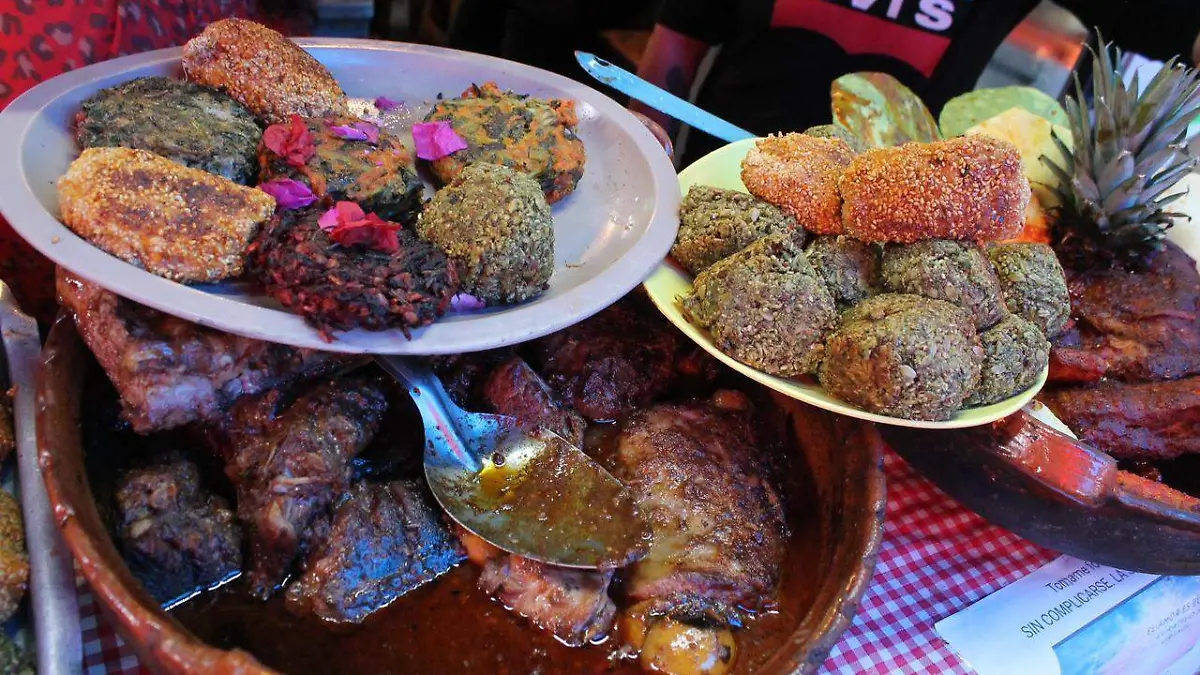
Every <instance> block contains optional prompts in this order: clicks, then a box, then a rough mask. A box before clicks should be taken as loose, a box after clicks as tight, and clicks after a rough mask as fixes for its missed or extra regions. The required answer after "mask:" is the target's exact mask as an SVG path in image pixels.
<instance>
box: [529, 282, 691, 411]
mask: <svg viewBox="0 0 1200 675" xmlns="http://www.w3.org/2000/svg"><path fill="white" fill-rule="evenodd" d="M635 304H636V303H635V302H633V301H632V299H626V300H623V301H621V302H620V303H618V304H616V305H613V306H612V307H609V308H608V309H605V310H604V311H603V312H601V313H600V314H597V315H596V316H595V317H593V318H591V319H588V320H587V321H584V322H583V323H579V324H576V325H574V326H571V327H570V328H567V329H564V330H562V331H559V332H557V333H554V334H552V335H549V336H547V337H544V338H542V339H540V340H538V341H536V342H535V343H533V351H534V353H535V360H536V361H537V364H536V365H537V366H538V372H540V373H541V374H542V375H543V376H544V377H545V378H546V381H547V382H549V383H550V386H551V387H553V388H554V389H555V390H556V391H557V392H559V394H561V395H562V397H563V399H564V401H565V402H566V403H567V404H569V405H570V406H571V407H572V408H574V409H575V411H576V412H578V413H579V414H581V415H583V416H584V417H585V418H587V419H589V420H592V421H599V420H614V419H619V418H621V417H624V416H625V415H626V414H628V413H629V412H631V411H632V410H633V409H634V408H638V407H642V406H646V405H649V404H650V403H653V402H654V400H655V399H657V398H658V397H660V396H662V395H663V394H664V393H665V392H666V391H667V389H668V388H669V387H670V386H671V384H672V381H673V378H674V377H675V374H676V372H675V359H676V357H677V356H678V352H679V338H678V337H676V334H675V333H674V332H673V331H672V330H671V329H670V328H669V327H667V326H666V325H664V324H663V323H661V322H660V321H657V320H655V318H653V317H651V316H650V315H649V314H648V313H646V312H642V311H640V308H638V307H636V306H635Z"/></svg>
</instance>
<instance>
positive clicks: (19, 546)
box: [0, 490, 29, 623]
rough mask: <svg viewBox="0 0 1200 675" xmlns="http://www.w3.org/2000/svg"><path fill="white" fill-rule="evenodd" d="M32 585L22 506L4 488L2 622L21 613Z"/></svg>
mask: <svg viewBox="0 0 1200 675" xmlns="http://www.w3.org/2000/svg"><path fill="white" fill-rule="evenodd" d="M28 586H29V556H28V555H27V554H26V552H25V522H24V520H23V519H22V518H21V505H20V504H19V503H17V500H16V498H15V497H13V496H12V495H11V494H9V493H8V492H5V491H4V490H0V623H2V622H4V621H8V620H9V618H11V617H12V615H13V614H16V613H17V608H18V607H20V605H21V599H22V598H24V597H25V589H26V588H27V587H28Z"/></svg>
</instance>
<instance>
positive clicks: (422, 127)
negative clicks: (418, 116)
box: [412, 122, 467, 161]
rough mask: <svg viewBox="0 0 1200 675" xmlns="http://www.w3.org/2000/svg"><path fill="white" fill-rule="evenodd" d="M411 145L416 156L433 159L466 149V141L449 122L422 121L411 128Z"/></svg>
mask: <svg viewBox="0 0 1200 675" xmlns="http://www.w3.org/2000/svg"><path fill="white" fill-rule="evenodd" d="M412 135H413V145H415V146H416V148H417V157H420V158H421V159H424V160H429V161H433V160H435V159H441V158H443V157H445V156H447V155H451V154H453V153H456V152H458V151H459V150H466V149H467V142H466V141H464V140H463V138H462V136H459V135H458V134H457V133H456V132H455V131H454V127H452V126H450V123H449V122H422V123H421V124H414V125H413V128H412Z"/></svg>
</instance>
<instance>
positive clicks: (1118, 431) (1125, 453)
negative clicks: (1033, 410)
mask: <svg viewBox="0 0 1200 675" xmlns="http://www.w3.org/2000/svg"><path fill="white" fill-rule="evenodd" d="M1039 398H1040V399H1041V400H1042V402H1043V403H1045V404H1046V405H1047V406H1048V407H1049V408H1050V409H1051V410H1053V411H1054V414H1055V415H1057V416H1058V418H1059V419H1061V420H1062V421H1063V423H1065V424H1066V425H1067V426H1068V427H1070V428H1071V430H1072V431H1074V432H1075V433H1077V434H1079V437H1080V438H1081V439H1083V440H1084V441H1087V442H1088V443H1091V444H1092V445H1094V446H1096V447H1097V448H1099V449H1100V450H1103V451H1104V452H1107V453H1108V454H1110V455H1112V456H1113V457H1116V458H1117V459H1143V460H1159V459H1172V458H1175V457H1178V456H1180V455H1185V454H1186V455H1192V454H1200V377H1189V378H1184V379H1182V380H1172V381H1168V382H1145V383H1141V384H1127V383H1124V382H1119V381H1115V380H1109V381H1107V382H1102V383H1100V384H1098V385H1096V386H1094V387H1089V388H1070V389H1058V390H1055V391H1051V392H1043V393H1042V394H1041V395H1040V397H1039Z"/></svg>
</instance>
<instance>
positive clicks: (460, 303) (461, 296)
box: [450, 293, 487, 312]
mask: <svg viewBox="0 0 1200 675" xmlns="http://www.w3.org/2000/svg"><path fill="white" fill-rule="evenodd" d="M486 306H487V305H486V304H484V302H483V301H482V300H480V299H479V298H477V297H475V296H473V295H471V294H470V293H458V294H456V295H455V296H454V297H452V298H450V309H451V310H453V311H455V312H472V311H475V310H477V309H483V308H484V307H486Z"/></svg>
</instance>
